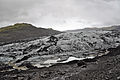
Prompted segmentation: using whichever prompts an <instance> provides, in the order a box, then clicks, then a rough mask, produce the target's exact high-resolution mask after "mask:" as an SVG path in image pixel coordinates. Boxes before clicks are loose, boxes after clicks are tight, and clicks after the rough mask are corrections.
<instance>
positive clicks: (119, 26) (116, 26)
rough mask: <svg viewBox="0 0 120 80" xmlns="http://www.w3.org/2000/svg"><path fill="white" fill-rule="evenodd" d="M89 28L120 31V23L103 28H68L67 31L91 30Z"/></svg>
mask: <svg viewBox="0 0 120 80" xmlns="http://www.w3.org/2000/svg"><path fill="white" fill-rule="evenodd" d="M89 30H92V31H94V30H106V31H116V30H117V31H120V25H114V26H109V27H102V28H96V27H93V28H84V29H75V30H67V31H65V32H79V31H89Z"/></svg>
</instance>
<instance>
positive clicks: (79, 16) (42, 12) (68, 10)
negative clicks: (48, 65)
mask: <svg viewBox="0 0 120 80" xmlns="http://www.w3.org/2000/svg"><path fill="white" fill-rule="evenodd" d="M18 22H27V23H31V24H33V25H35V26H38V27H44V28H53V29H56V30H71V29H81V28H85V27H95V26H107V25H115V24H120V0H0V27H3V26H7V25H11V24H14V23H18Z"/></svg>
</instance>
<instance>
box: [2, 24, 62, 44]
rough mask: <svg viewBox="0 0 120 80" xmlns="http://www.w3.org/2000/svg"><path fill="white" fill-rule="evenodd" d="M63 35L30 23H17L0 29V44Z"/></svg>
mask: <svg viewBox="0 0 120 80" xmlns="http://www.w3.org/2000/svg"><path fill="white" fill-rule="evenodd" d="M59 33H61V32H60V31H57V30H53V29H46V28H41V27H40V28H37V27H35V26H33V25H32V24H28V23H16V24H14V25H10V26H7V27H3V28H0V42H10V41H16V40H21V39H28V38H29V39H30V38H36V37H42V36H49V35H55V34H59Z"/></svg>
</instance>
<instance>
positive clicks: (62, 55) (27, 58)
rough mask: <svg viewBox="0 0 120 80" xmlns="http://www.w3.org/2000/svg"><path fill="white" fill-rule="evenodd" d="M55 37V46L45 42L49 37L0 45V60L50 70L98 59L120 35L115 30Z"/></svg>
mask: <svg viewBox="0 0 120 80" xmlns="http://www.w3.org/2000/svg"><path fill="white" fill-rule="evenodd" d="M55 36H56V37H57V38H58V42H57V45H51V43H48V42H47V41H48V40H49V37H46V38H42V39H37V40H33V41H28V42H20V43H11V44H7V45H3V46H0V61H1V62H3V63H5V64H9V65H10V66H13V67H14V68H17V69H18V68H19V67H17V66H20V65H21V64H23V63H25V62H29V63H31V64H32V65H33V66H37V67H49V66H50V65H53V64H55V63H64V62H69V61H71V60H75V59H77V60H81V59H85V58H88V57H89V58H91V57H95V56H101V55H104V54H106V53H107V49H109V48H116V47H117V46H118V45H119V44H120V32H114V31H102V30H99V31H98V30H92V31H79V32H71V33H70V32H68V33H62V34H58V35H55ZM46 46H49V47H48V48H47V51H46V50H42V51H40V50H41V49H43V48H44V47H46ZM23 68H25V69H28V68H26V67H23ZM23 68H21V69H23ZM23 70H24V69H23Z"/></svg>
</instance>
